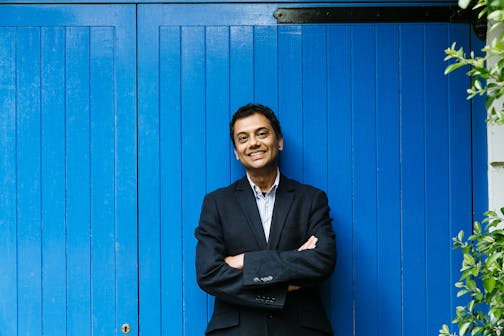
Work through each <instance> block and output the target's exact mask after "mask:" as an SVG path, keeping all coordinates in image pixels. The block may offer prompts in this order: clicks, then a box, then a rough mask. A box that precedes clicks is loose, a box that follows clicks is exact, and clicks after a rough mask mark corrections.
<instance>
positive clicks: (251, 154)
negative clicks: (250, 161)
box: [250, 152, 263, 156]
mask: <svg viewBox="0 0 504 336" xmlns="http://www.w3.org/2000/svg"><path fill="white" fill-rule="evenodd" d="M261 154H263V152H255V153H250V156H257V155H261Z"/></svg>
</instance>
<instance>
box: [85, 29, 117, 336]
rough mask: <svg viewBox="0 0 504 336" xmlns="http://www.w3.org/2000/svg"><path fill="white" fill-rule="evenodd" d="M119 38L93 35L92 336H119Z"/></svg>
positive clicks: (101, 31)
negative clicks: (116, 334)
mask: <svg viewBox="0 0 504 336" xmlns="http://www.w3.org/2000/svg"><path fill="white" fill-rule="evenodd" d="M113 43H114V35H113V29H111V28H108V27H107V28H105V27H104V28H98V27H93V28H91V32H90V118H91V125H90V127H91V129H90V141H91V144H90V146H91V147H90V150H91V157H90V158H91V185H90V187H91V305H92V306H91V310H92V332H93V334H98V335H113V334H114V332H115V313H116V312H115V304H114V303H115V269H116V267H115V266H116V265H115V246H114V245H115V218H114V213H115V206H116V204H115V199H114V195H115V192H114V186H115V176H114V172H115V146H116V143H115V140H116V135H115V105H114V91H115V85H114V73H113V69H114V65H113V60H114V52H113V51H114V49H113V48H114V47H113Z"/></svg>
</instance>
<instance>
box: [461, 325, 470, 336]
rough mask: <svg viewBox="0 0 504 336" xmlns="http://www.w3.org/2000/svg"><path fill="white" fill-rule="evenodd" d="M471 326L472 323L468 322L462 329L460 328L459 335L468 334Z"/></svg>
mask: <svg viewBox="0 0 504 336" xmlns="http://www.w3.org/2000/svg"><path fill="white" fill-rule="evenodd" d="M470 326H471V322H466V323H464V324H463V325H462V327H460V329H459V334H460V336H464V335H465V334H466V332H467V330H468V329H469V327H470Z"/></svg>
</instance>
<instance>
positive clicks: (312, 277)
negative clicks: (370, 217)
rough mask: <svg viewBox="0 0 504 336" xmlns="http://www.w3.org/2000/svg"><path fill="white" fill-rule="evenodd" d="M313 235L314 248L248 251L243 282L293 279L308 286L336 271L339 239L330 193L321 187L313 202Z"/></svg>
mask: <svg viewBox="0 0 504 336" xmlns="http://www.w3.org/2000/svg"><path fill="white" fill-rule="evenodd" d="M312 235H313V236H315V237H317V238H318V241H317V244H316V247H315V248H314V249H310V250H304V251H297V250H289V251H275V250H263V251H255V252H249V253H246V254H245V257H244V267H243V286H244V287H246V288H257V287H261V286H264V285H274V284H279V283H289V284H293V285H299V286H303V287H304V286H310V285H316V284H319V283H320V282H321V281H322V280H323V279H325V278H327V277H328V276H329V275H330V274H331V273H332V271H333V269H334V265H335V263H336V242H335V235H334V232H333V230H332V225H331V218H330V216H329V206H328V202H327V196H326V194H325V193H324V192H323V191H321V190H316V192H315V194H314V196H313V198H312V202H311V206H310V213H309V223H308V237H310V236H312ZM308 237H307V238H308Z"/></svg>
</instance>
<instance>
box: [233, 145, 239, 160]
mask: <svg viewBox="0 0 504 336" xmlns="http://www.w3.org/2000/svg"><path fill="white" fill-rule="evenodd" d="M233 151H234V155H235V158H236V160H238V161H240V156H239V155H238V152H237V151H236V148H235V149H234V150H233Z"/></svg>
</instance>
